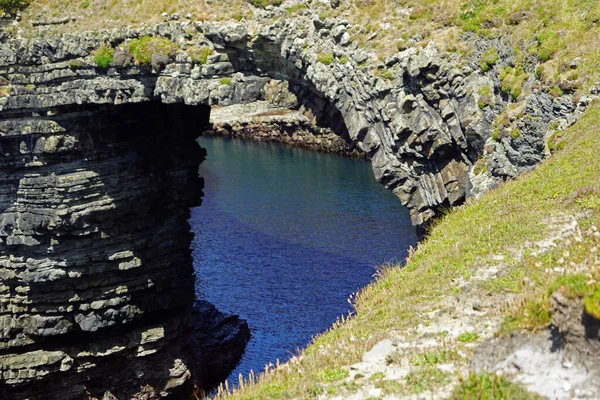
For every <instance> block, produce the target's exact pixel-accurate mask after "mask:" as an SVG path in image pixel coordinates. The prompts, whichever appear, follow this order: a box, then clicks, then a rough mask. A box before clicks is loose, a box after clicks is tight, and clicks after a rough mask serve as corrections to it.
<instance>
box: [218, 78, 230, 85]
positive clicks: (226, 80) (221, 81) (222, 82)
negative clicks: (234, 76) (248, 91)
mask: <svg viewBox="0 0 600 400" xmlns="http://www.w3.org/2000/svg"><path fill="white" fill-rule="evenodd" d="M231 82H233V81H232V80H231V78H221V80H220V81H219V83H220V84H221V85H231Z"/></svg>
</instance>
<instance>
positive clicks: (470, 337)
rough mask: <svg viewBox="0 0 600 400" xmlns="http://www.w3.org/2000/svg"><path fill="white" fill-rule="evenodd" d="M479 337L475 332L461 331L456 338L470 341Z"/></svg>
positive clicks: (464, 341)
mask: <svg viewBox="0 0 600 400" xmlns="http://www.w3.org/2000/svg"><path fill="white" fill-rule="evenodd" d="M478 338H479V336H477V334H476V333H475V332H463V333H461V334H460V335H458V337H457V338H456V339H457V340H458V341H459V342H463V343H472V342H474V341H476V340H477V339H478Z"/></svg>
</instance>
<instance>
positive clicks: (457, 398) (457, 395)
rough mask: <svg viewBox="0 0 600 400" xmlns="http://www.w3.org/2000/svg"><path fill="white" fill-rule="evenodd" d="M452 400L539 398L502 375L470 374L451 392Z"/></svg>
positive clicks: (526, 399)
mask: <svg viewBox="0 0 600 400" xmlns="http://www.w3.org/2000/svg"><path fill="white" fill-rule="evenodd" d="M450 398H451V399H452V400H503V399H506V400H541V399H542V398H541V397H540V396H538V395H536V394H533V393H529V392H527V391H526V390H525V389H523V388H522V387H521V386H519V385H516V384H514V383H512V382H510V381H508V380H506V379H505V378H503V377H500V376H496V375H493V374H471V375H469V377H468V378H467V379H465V380H464V381H462V382H461V383H460V385H459V386H458V387H456V389H454V391H453V392H452V396H451V397H450Z"/></svg>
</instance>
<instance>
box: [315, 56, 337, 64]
mask: <svg viewBox="0 0 600 400" xmlns="http://www.w3.org/2000/svg"><path fill="white" fill-rule="evenodd" d="M333 60H334V57H333V54H328V53H319V54H317V61H318V62H320V63H321V64H325V65H330V64H331V63H332V62H333Z"/></svg>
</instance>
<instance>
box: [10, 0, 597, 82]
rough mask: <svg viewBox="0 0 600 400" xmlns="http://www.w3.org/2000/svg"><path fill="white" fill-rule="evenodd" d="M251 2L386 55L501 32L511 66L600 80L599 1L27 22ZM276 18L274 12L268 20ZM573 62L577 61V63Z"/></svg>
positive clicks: (112, 22) (404, 4) (60, 7)
mask: <svg viewBox="0 0 600 400" xmlns="http://www.w3.org/2000/svg"><path fill="white" fill-rule="evenodd" d="M2 2H4V3H5V6H6V5H13V4H17V3H18V4H24V3H26V2H25V0H0V7H2V4H3V3H2ZM251 4H254V5H255V6H258V7H259V9H261V8H262V7H263V6H266V5H275V6H278V5H281V8H279V9H278V10H279V11H278V12H279V14H276V15H277V17H276V19H279V18H293V17H294V15H295V14H296V13H301V12H303V11H305V10H306V9H310V10H312V11H314V12H316V13H318V15H319V18H321V19H326V18H329V17H336V18H344V19H347V20H348V21H349V22H350V23H351V24H352V25H351V29H350V30H349V33H350V34H351V36H352V38H353V39H354V40H356V41H357V42H358V43H359V44H360V45H361V46H363V47H365V48H367V49H369V50H371V51H373V52H374V53H375V54H378V55H379V57H380V58H381V59H384V58H385V57H387V56H389V55H391V54H393V53H394V52H396V51H398V50H401V49H404V48H407V47H411V46H417V47H419V46H424V45H426V44H427V43H428V42H429V41H431V40H434V41H435V43H436V45H437V46H438V47H439V48H440V49H442V50H446V51H450V52H456V53H459V54H461V55H469V54H470V53H471V52H472V51H473V50H474V49H473V48H471V47H470V45H471V44H472V43H473V41H472V40H471V41H461V40H460V37H461V36H462V35H464V34H476V35H478V36H481V37H486V38H488V39H494V38H501V39H502V40H503V41H504V43H506V44H507V45H508V46H512V50H513V51H514V53H515V55H516V57H515V58H514V60H513V61H512V64H513V65H511V67H512V68H513V69H514V70H517V71H519V70H524V72H525V74H527V75H528V74H535V75H536V76H537V77H538V78H540V79H541V80H542V81H543V82H544V84H545V85H547V86H548V88H553V87H556V88H557V89H558V90H561V91H579V90H582V89H583V90H585V89H586V88H588V87H589V86H590V84H591V83H594V82H595V81H596V80H599V74H598V71H597V68H596V65H597V64H598V62H599V61H600V49H598V47H597V46H596V45H595V41H594V40H591V38H594V37H598V35H599V34H600V3H599V2H597V1H595V0H566V1H560V2H556V1H549V0H548V1H531V0H516V1H515V0H441V1H440V0H414V1H408V0H394V1H388V0H348V1H343V2H341V4H340V6H339V7H338V8H335V9H334V8H331V7H330V6H329V5H327V4H324V3H323V2H319V1H312V2H308V3H302V4H299V3H298V2H297V1H293V0H288V1H284V2H282V1H280V0H256V1H253V2H250V4H249V3H248V2H247V1H244V0H231V1H227V2H210V4H209V3H208V2H207V1H206V0H201V1H191V0H185V1H173V0H138V1H135V2H125V1H123V0H117V1H111V2H99V1H93V2H87V1H86V2H76V1H75V2H74V1H71V0H34V1H32V2H31V4H30V6H29V7H28V8H27V10H26V11H25V12H24V14H23V22H22V23H21V25H22V27H23V29H24V31H28V30H30V29H31V28H32V27H31V23H32V22H33V21H37V20H58V19H65V17H69V18H70V20H69V21H70V22H68V24H67V25H56V26H51V27H45V28H44V29H46V30H64V29H68V30H69V31H73V30H75V31H76V30H89V29H104V28H113V27H119V26H125V25H139V24H141V23H159V22H162V17H161V14H162V13H167V14H169V15H171V14H173V13H177V14H178V16H179V18H183V16H185V15H188V16H189V17H190V19H191V20H193V21H196V20H199V21H203V20H214V21H227V20H234V21H239V20H242V19H246V20H251V19H258V20H260V19H261V13H260V12H256V11H257V9H256V8H254V6H252V5H251ZM272 21H273V19H272V17H269V18H268V19H265V21H263V22H272ZM390 43H392V44H395V45H391V46H390ZM497 60H498V58H497V54H492V53H486V54H485V57H484V59H483V60H482V69H484V70H486V69H491V68H493V67H494V65H495V63H496V61H497ZM535 60H537V61H535ZM532 61H533V62H532ZM573 65H577V69H576V70H574V69H573V68H572V66H573ZM514 86H517V85H516V84H515V85H514ZM511 89H512V88H511ZM511 89H509V91H510V92H511V94H514V93H513V92H514V91H511Z"/></svg>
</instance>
